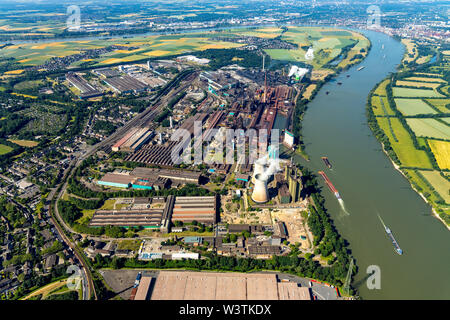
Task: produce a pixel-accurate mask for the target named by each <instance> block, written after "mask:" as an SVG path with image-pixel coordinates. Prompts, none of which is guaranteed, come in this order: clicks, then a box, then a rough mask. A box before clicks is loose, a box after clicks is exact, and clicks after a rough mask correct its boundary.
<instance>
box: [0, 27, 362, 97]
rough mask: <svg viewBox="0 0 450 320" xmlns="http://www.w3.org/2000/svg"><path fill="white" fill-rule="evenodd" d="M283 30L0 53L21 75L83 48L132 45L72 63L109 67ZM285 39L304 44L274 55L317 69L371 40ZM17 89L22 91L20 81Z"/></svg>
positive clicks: (311, 34)
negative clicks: (310, 55) (309, 54)
mask: <svg viewBox="0 0 450 320" xmlns="http://www.w3.org/2000/svg"><path fill="white" fill-rule="evenodd" d="M280 34H282V30H281V29H280V28H275V27H271V28H259V29H253V28H246V29H232V30H228V31H212V32H206V33H205V32H203V33H189V34H171V35H152V36H137V37H132V38H123V37H114V38H110V39H98V40H77V41H70V40H67V41H54V42H41V43H22V44H15V45H11V46H7V47H5V48H2V49H0V55H1V56H3V57H4V58H15V59H16V61H17V62H18V63H19V64H20V65H22V66H23V67H22V68H20V69H19V70H11V71H8V72H5V74H6V75H8V76H17V75H18V74H20V73H23V71H24V70H23V68H24V67H32V66H38V65H41V64H43V63H44V62H45V61H47V60H49V59H51V58H53V57H64V56H68V55H73V54H77V53H80V52H82V51H83V50H89V49H99V48H104V47H107V46H111V45H120V46H123V47H127V48H129V49H128V50H127V49H118V50H115V51H112V52H108V53H105V54H103V55H101V56H99V57H96V58H92V59H85V60H80V61H76V62H74V63H72V65H71V67H73V68H74V67H79V66H80V65H83V64H86V63H87V64H88V65H90V66H105V65H109V64H118V63H124V62H134V61H139V60H145V59H148V58H158V57H165V56H172V55H179V54H184V53H189V52H195V51H203V50H207V49H228V48H236V47H240V46H243V45H245V43H235V42H226V41H221V40H220V39H218V38H220V37H239V36H256V37H261V38H275V37H277V36H279V35H280ZM282 39H283V40H286V41H289V42H292V43H295V44H297V45H298V46H299V47H298V49H295V50H287V49H267V50H266V52H267V53H268V54H269V55H270V56H271V58H272V59H278V60H286V61H301V62H306V63H308V64H311V65H312V66H313V67H314V68H316V69H320V68H321V67H323V66H324V65H326V64H327V63H329V62H330V61H332V60H333V59H335V58H337V57H339V56H340V54H341V52H342V48H344V47H346V46H348V45H353V48H352V49H351V50H350V51H349V53H348V55H347V57H343V58H344V59H343V60H342V61H340V62H339V65H338V66H340V67H345V66H346V65H347V64H348V63H354V62H356V61H358V59H354V60H353V61H351V60H350V59H352V58H353V57H354V56H355V55H357V54H359V55H362V56H365V55H366V54H367V48H368V46H369V41H368V40H367V39H366V38H365V37H363V36H362V35H360V34H358V33H356V32H350V31H344V30H335V29H325V28H320V27H289V30H288V31H287V32H285V33H283V34H282ZM309 47H312V48H313V49H314V59H313V60H311V61H307V60H306V58H305V53H306V51H307V49H308V48H309ZM330 71H331V72H333V71H332V70H330ZM17 89H18V90H20V85H19V87H18V88H17Z"/></svg>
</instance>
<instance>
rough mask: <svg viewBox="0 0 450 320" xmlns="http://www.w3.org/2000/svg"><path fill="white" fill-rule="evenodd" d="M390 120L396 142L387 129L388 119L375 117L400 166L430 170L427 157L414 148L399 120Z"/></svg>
mask: <svg viewBox="0 0 450 320" xmlns="http://www.w3.org/2000/svg"><path fill="white" fill-rule="evenodd" d="M390 120H391V125H392V129H393V131H394V134H395V136H396V137H397V139H398V142H396V141H395V139H394V137H393V136H392V133H391V130H390V129H389V123H388V118H385V117H377V122H378V125H379V126H380V128H381V129H382V130H383V131H384V133H385V134H386V136H387V137H388V138H389V142H390V143H391V145H392V148H393V149H394V151H395V153H396V155H397V157H398V159H399V160H400V162H401V164H402V166H405V167H418V168H426V169H431V168H432V165H431V162H430V159H429V158H428V155H427V154H426V153H425V151H422V150H417V149H416V148H415V147H414V143H413V140H412V138H411V136H410V135H409V133H408V131H406V129H405V128H404V127H403V125H402V124H401V122H400V120H399V119H397V118H390Z"/></svg>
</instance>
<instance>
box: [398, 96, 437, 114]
mask: <svg viewBox="0 0 450 320" xmlns="http://www.w3.org/2000/svg"><path fill="white" fill-rule="evenodd" d="M394 101H395V104H396V106H397V109H398V110H400V112H401V113H402V114H403V115H405V116H415V115H417V114H436V113H438V112H437V111H436V110H434V109H433V108H431V107H430V106H429V105H428V104H426V103H425V102H423V101H422V100H421V99H394Z"/></svg>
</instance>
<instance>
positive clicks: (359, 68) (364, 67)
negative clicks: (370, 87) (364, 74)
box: [356, 66, 365, 71]
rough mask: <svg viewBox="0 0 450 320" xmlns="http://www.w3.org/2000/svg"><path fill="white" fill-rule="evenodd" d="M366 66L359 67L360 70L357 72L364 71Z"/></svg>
mask: <svg viewBox="0 0 450 320" xmlns="http://www.w3.org/2000/svg"><path fill="white" fill-rule="evenodd" d="M364 68H365V66H362V67H359V68H358V69H356V70H357V71H361V70H362V69H364Z"/></svg>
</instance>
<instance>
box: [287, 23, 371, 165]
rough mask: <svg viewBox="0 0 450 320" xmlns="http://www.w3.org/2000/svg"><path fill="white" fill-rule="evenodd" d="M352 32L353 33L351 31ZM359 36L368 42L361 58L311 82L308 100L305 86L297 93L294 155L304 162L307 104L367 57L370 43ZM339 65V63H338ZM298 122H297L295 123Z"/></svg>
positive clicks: (294, 116) (294, 115)
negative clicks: (325, 87) (329, 83)
mask: <svg viewBox="0 0 450 320" xmlns="http://www.w3.org/2000/svg"><path fill="white" fill-rule="evenodd" d="M353 32H354V31H353ZM355 33H357V34H359V35H361V36H362V37H364V39H365V40H367V41H368V43H369V45H368V46H367V47H366V48H363V49H364V50H365V51H364V53H363V55H362V58H359V59H354V60H350V61H351V62H350V61H348V62H347V63H346V64H345V65H343V66H339V67H333V68H332V70H333V73H330V74H328V75H327V76H326V77H325V78H324V79H323V80H319V81H313V82H311V83H310V84H309V85H311V84H315V85H316V87H315V88H314V90H313V91H312V92H311V93H310V95H309V97H308V98H304V97H303V93H304V92H305V89H306V87H307V86H304V87H303V88H302V90H301V91H299V92H298V94H297V96H296V99H295V110H294V112H293V114H292V117H293V119H292V123H293V126H292V131H293V134H294V136H295V140H297V142H298V145H297V147H296V148H295V151H294V153H295V154H298V155H300V156H301V157H303V158H304V159H305V160H307V161H309V155H308V153H307V152H306V151H305V147H304V144H303V136H302V132H301V131H302V122H303V116H304V114H305V113H306V111H307V109H308V104H309V103H310V102H311V101H313V100H314V98H315V97H316V95H317V93H318V92H319V91H320V89H321V88H322V87H323V86H324V85H325V84H326V83H328V82H330V81H331V80H333V79H335V78H337V77H338V76H339V75H340V74H341V73H343V72H345V71H347V70H349V69H350V68H351V67H353V66H356V65H358V64H360V63H361V62H363V61H364V59H365V58H366V57H367V56H368V55H369V53H370V51H371V49H372V42H371V40H370V39H368V38H367V37H365V36H364V35H363V34H361V33H359V32H355ZM349 52H350V51H349V50H347V51H346V52H345V56H344V57H342V59H341V61H345V60H346V59H347V58H348V56H349ZM339 65H340V63H339ZM296 120H298V121H296Z"/></svg>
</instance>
